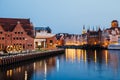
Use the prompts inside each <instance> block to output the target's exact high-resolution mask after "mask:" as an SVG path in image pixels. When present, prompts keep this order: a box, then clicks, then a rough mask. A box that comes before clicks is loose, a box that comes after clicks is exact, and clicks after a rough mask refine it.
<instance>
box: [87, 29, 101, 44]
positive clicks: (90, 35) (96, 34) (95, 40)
mask: <svg viewBox="0 0 120 80" xmlns="http://www.w3.org/2000/svg"><path fill="white" fill-rule="evenodd" d="M101 39H102V30H101V29H100V28H99V29H98V30H96V31H94V30H93V31H90V30H88V31H87V44H89V45H99V44H101Z"/></svg>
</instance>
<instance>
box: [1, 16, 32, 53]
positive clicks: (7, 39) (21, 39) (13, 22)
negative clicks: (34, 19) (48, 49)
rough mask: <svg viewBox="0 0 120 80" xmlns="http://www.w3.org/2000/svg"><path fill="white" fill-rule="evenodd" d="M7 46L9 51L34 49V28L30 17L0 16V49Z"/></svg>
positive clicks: (4, 48)
mask: <svg viewBox="0 0 120 80" xmlns="http://www.w3.org/2000/svg"><path fill="white" fill-rule="evenodd" d="M10 47H11V48H10ZM7 48H8V50H11V51H13V50H15V51H18V50H19V49H22V50H33V49H34V29H33V25H32V23H31V22H30V19H16V18H0V50H1V51H3V50H4V51H6V49H7Z"/></svg>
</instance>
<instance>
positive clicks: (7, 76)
mask: <svg viewBox="0 0 120 80" xmlns="http://www.w3.org/2000/svg"><path fill="white" fill-rule="evenodd" d="M102 79H103V80H120V51H117V50H109V51H108V50H87V51H86V50H81V49H66V50H65V54H63V55H58V56H56V57H51V58H47V59H42V60H39V61H35V62H30V63H27V64H22V65H12V67H9V68H6V67H5V68H1V69H0V80H102Z"/></svg>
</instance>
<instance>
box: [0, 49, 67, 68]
mask: <svg viewBox="0 0 120 80" xmlns="http://www.w3.org/2000/svg"><path fill="white" fill-rule="evenodd" d="M64 52H65V50H64V49H57V50H51V51H45V52H32V53H26V54H18V55H10V56H4V57H0V67H1V66H5V65H10V64H17V63H20V62H22V61H27V60H34V59H37V58H42V57H48V56H53V55H57V54H62V53H64Z"/></svg>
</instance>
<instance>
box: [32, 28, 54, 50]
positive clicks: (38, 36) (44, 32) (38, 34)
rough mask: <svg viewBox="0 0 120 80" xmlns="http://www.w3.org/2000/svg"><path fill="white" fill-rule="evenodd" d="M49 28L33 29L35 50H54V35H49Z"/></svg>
mask: <svg viewBox="0 0 120 80" xmlns="http://www.w3.org/2000/svg"><path fill="white" fill-rule="evenodd" d="M51 32H52V31H51V29H50V28H49V27H35V40H34V45H35V48H36V49H38V48H43V49H53V48H56V35H55V34H52V33H51Z"/></svg>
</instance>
